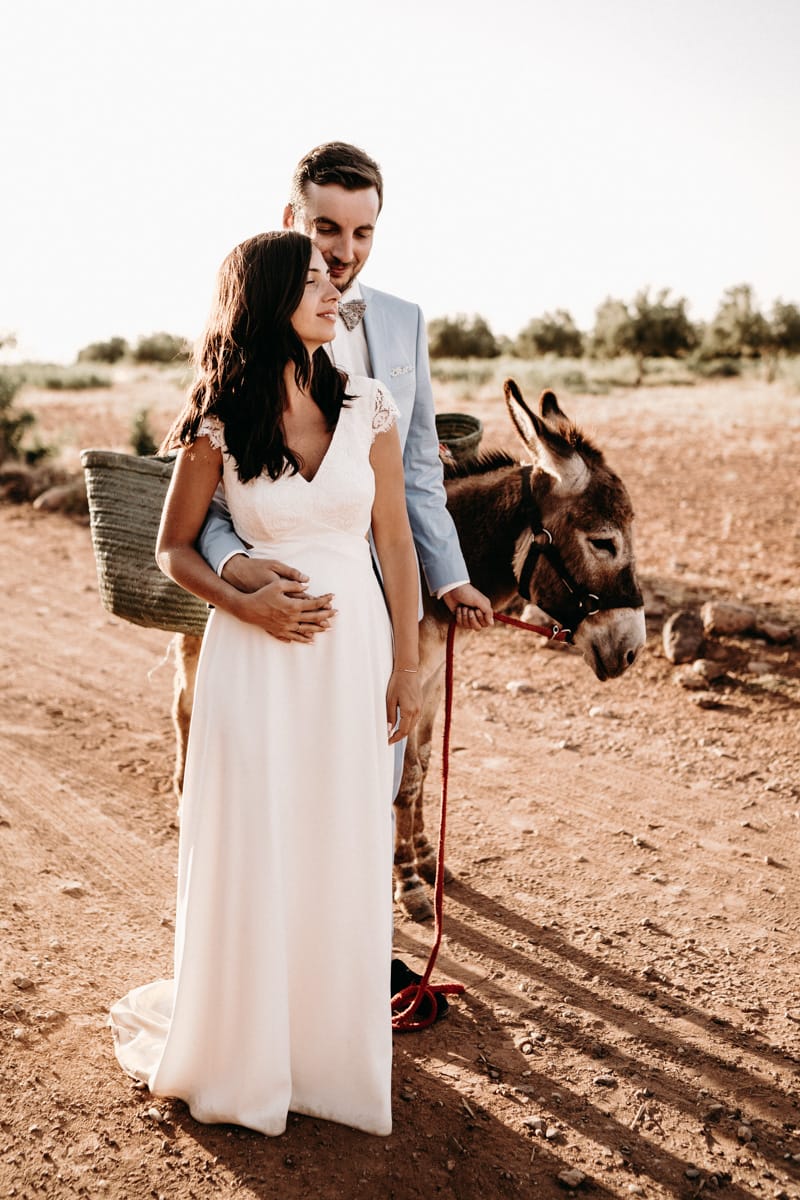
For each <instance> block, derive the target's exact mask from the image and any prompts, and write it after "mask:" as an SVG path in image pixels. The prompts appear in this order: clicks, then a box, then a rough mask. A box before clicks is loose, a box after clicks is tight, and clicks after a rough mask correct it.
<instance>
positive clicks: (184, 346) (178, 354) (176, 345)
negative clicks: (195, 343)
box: [133, 332, 192, 363]
mask: <svg viewBox="0 0 800 1200" xmlns="http://www.w3.org/2000/svg"><path fill="white" fill-rule="evenodd" d="M191 352H192V347H191V344H190V343H189V342H188V341H187V340H186V338H182V337H177V336H176V335H175V334H173V333H163V332H162V333H151V334H149V335H148V336H147V337H142V338H139V341H138V342H137V343H136V348H135V350H134V351H133V357H134V358H135V359H136V361H137V362H143V363H144V362H146V363H172V362H185V361H186V359H188V358H189V356H190V354H191Z"/></svg>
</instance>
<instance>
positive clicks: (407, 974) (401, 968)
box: [391, 958, 450, 1021]
mask: <svg viewBox="0 0 800 1200" xmlns="http://www.w3.org/2000/svg"><path fill="white" fill-rule="evenodd" d="M421 979H422V976H421V975H418V974H417V973H416V971H412V970H411V967H409V966H407V965H406V964H405V963H404V962H403V960H402V959H401V958H393V959H392V973H391V989H392V990H391V995H392V996H396V995H397V993H398V992H402V990H403V988H407V987H411V986H412V985H413V984H415V983H419V982H420V981H421ZM434 995H435V1000H436V1016H435V1017H434V1021H441V1019H442V1017H443V1016H445V1015H446V1013H447V1010H448V1008H449V1007H450V1005H449V1004H448V1003H447V999H446V997H445V996H443V995H442V994H441V993H440V992H436V993H435V994H434ZM409 1003H410V1001H409ZM430 1011H431V998H430V996H423V998H422V1001H421V1003H420V1006H419V1008H418V1009H417V1011H416V1013H415V1016H418V1017H419V1018H420V1019H421V1020H423V1021H424V1020H425V1018H426V1017H428V1016H429V1015H430Z"/></svg>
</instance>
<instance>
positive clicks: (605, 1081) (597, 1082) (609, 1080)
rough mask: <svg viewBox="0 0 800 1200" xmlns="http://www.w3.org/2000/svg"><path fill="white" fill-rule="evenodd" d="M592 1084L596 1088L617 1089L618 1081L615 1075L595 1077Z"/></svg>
mask: <svg viewBox="0 0 800 1200" xmlns="http://www.w3.org/2000/svg"><path fill="white" fill-rule="evenodd" d="M592 1083H593V1084H594V1086H595V1087H606V1088H615V1087H616V1086H617V1081H616V1079H615V1078H614V1076H613V1075H595V1077H594V1079H593V1080H592Z"/></svg>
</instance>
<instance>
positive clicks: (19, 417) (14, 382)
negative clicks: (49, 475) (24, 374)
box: [0, 370, 36, 463]
mask: <svg viewBox="0 0 800 1200" xmlns="http://www.w3.org/2000/svg"><path fill="white" fill-rule="evenodd" d="M21 386H22V380H21V379H20V378H19V376H18V375H16V374H14V373H13V372H11V371H6V370H0V463H2V462H5V461H6V459H7V458H15V459H20V458H22V457H23V451H22V439H23V438H24V436H25V434H26V432H27V430H29V429H30V428H31V426H32V425H33V424H34V423H35V420H36V418H35V417H34V415H33V413H32V412H29V411H28V410H27V409H25V408H15V407H14V398H15V397H16V394H17V392H18V391H19V389H20V387H21Z"/></svg>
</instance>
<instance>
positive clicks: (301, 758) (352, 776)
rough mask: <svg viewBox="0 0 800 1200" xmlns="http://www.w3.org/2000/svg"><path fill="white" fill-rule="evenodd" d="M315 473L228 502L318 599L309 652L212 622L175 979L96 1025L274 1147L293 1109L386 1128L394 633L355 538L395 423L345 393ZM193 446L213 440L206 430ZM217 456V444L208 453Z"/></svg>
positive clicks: (189, 1094)
mask: <svg viewBox="0 0 800 1200" xmlns="http://www.w3.org/2000/svg"><path fill="white" fill-rule="evenodd" d="M348 391H349V392H350V393H353V392H356V393H357V394H356V396H355V398H354V399H353V400H352V402H351V403H350V405H349V406H348V407H344V408H343V409H342V412H341V416H340V418H339V422H338V424H337V427H336V430H335V432H334V434H333V438H332V441H331V443H330V446H329V448H328V451H327V453H326V455H325V457H324V459H323V461H322V463H321V465H320V467H319V469H318V471H317V473H316V475H315V476H314V477H313V479H312V480H311V481H310V482H308V481H306V480H305V479H304V478H303V476H302V475H300V474H296V475H283V476H281V477H280V478H279V479H277V480H274V481H273V480H270V479H269V477H268V476H267V475H266V474H264V475H262V476H261V477H260V478H259V479H257V480H253V481H251V482H249V483H247V484H243V483H241V482H240V480H239V479H238V476H237V474H236V468H235V464H234V462H233V460H232V459H230V458H229V457H228V456H227V455H225V456H224V474H223V485H224V489H225V497H226V500H227V503H228V506H229V508H230V511H231V515H232V517H233V521H234V525H235V528H236V531H237V533H238V534H239V535H240V537H241V538H242V539H243V540H244V541H245V542H248V543H251V544H252V547H253V549H252V550H251V551H250V553H251V554H252V555H257V556H259V557H264V558H278V559H281V560H282V561H283V562H286V563H289V564H291V565H292V566H294V567H297V568H298V569H300V570H301V571H303V572H304V573H305V574H306V575H308V577H309V583H308V585H307V586H308V590H309V592H310V593H311V594H313V595H320V594H322V593H325V592H333V594H334V598H333V605H334V608H336V609H337V615H336V617H335V618H334V620H333V622H332V625H331V627H330V628H329V629H328V630H327V631H326V632H324V633H322V634H319V635H318V636H317V637H316V638H315V640H314V642H313V644H311V645H301V644H298V643H286V642H279V641H278V640H277V639H275V638H273V637H270V636H269V635H268V634H266V633H264V632H263V631H261V630H259V629H257V628H256V627H255V626H252V625H248V624H244V623H243V622H241V621H238V620H236V619H235V618H234V617H232V616H229V615H228V614H227V613H224V612H222V611H220V610H216V611H214V612H213V613H212V614H211V616H210V619H209V622H208V626H207V628H206V632H205V636H204V638H203V646H202V651H201V655H200V663H199V667H198V674H197V685H196V692H195V701H194V712H193V716H192V724H191V733H190V737H189V746H188V756H187V764H186V777H185V783H184V798H183V806H182V813H181V833H180V850H179V865H178V898H177V914H176V922H175V962H174V980H160V981H158V982H156V983H151V984H146V985H145V986H143V987H138V988H136V989H135V990H134V991H132V992H130V993H129V994H128V995H127V996H126V997H125V998H124V999H123V1000H120V1001H119V1002H118V1003H117V1004H115V1005H114V1007H113V1009H112V1010H111V1025H112V1028H113V1031H114V1040H115V1049H116V1053H117V1057H118V1059H119V1061H120V1063H121V1065H122V1066H123V1068H124V1069H125V1070H126V1071H127V1072H128V1073H129V1074H130V1075H132V1076H134V1077H135V1078H137V1079H141V1080H144V1081H145V1082H146V1083H147V1085H148V1087H149V1089H150V1091H151V1092H152V1093H153V1095H156V1096H173V1097H178V1098H180V1099H182V1100H185V1101H186V1103H187V1104H188V1106H189V1108H190V1110H191V1112H192V1115H193V1116H194V1117H196V1118H197V1120H199V1121H203V1122H231V1123H234V1124H237V1125H244V1126H247V1127H249V1128H251V1129H256V1130H260V1131H261V1132H262V1133H265V1134H280V1133H282V1132H283V1131H284V1129H285V1126H286V1117H287V1113H288V1112H289V1111H292V1112H296V1113H305V1114H308V1115H310V1116H314V1117H322V1118H326V1119H327V1120H331V1121H339V1122H342V1123H344V1124H346V1125H350V1126H353V1127H355V1128H357V1129H362V1130H365V1131H367V1132H369V1133H375V1134H388V1133H390V1132H391V1095H390V1088H391V1058H392V1034H391V1012H390V1007H389V994H390V982H389V973H390V961H391V939H392V913H391V857H392V846H391V839H392V832H391V794H392V773H393V771H392V768H393V748H392V747H390V746H389V745H388V739H387V733H386V707H385V693H386V686H387V683H388V679H389V675H390V672H391V666H392V648H391V628H390V624H389V618H388V614H387V610H386V604H385V601H384V598H383V594H382V592H381V589H380V586H379V584H378V581H377V578H376V575H375V572H374V569H373V565H372V560H371V556H370V550H369V545H368V542H367V532H368V529H369V524H370V513H371V507H372V500H373V494H374V477H373V474H372V469H371V467H370V463H369V450H370V445H371V442H372V440H373V439H374V436H375V434H376V433H377V432H379V431H382V430H384V429H388V428H389V427H390V426H391V425H392V423H393V422H394V420H395V419H396V416H397V410H396V408H395V406H394V403H393V402H392V400H391V398H390V396H389V395H388V393H387V392H385V391H384V390H383V389H382V388H381V387H380V385H378V384H376V383H375V382H374V381H373V380H367V379H355V378H354V379H351V380H350V382H349V385H348ZM201 432H204V433H207V434H208V435H209V437H210V438H211V440H212V441H213V442H214V443H215V444H217V445H222V444H223V443H222V428H221V426H220V425H219V423H218V422H208V421H207V422H206V423H205V425H204V427H203V429H202V430H201ZM223 449H224V446H223Z"/></svg>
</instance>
